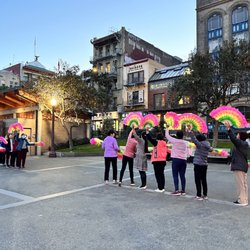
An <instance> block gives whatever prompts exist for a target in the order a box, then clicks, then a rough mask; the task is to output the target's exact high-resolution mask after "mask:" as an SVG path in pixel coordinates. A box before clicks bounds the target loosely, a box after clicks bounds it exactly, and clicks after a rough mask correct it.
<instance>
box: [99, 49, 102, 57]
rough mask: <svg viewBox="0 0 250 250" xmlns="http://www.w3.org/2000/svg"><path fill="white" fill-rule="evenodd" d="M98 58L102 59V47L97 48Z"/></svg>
mask: <svg viewBox="0 0 250 250" xmlns="http://www.w3.org/2000/svg"><path fill="white" fill-rule="evenodd" d="M98 56H99V57H102V47H101V48H99V50H98Z"/></svg>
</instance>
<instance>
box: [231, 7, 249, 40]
mask: <svg viewBox="0 0 250 250" xmlns="http://www.w3.org/2000/svg"><path fill="white" fill-rule="evenodd" d="M248 26H249V25H248V9H247V7H246V6H238V7H236V8H235V9H234V10H233V12H232V33H233V39H235V40H236V41H239V40H247V41H248V40H249V35H248Z"/></svg>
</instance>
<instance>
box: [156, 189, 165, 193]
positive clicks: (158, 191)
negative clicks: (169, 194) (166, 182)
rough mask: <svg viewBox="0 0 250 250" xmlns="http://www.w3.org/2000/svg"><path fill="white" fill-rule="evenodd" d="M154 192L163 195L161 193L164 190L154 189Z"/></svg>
mask: <svg viewBox="0 0 250 250" xmlns="http://www.w3.org/2000/svg"><path fill="white" fill-rule="evenodd" d="M155 192H157V193H163V192H165V189H161V190H160V189H159V188H157V189H155Z"/></svg>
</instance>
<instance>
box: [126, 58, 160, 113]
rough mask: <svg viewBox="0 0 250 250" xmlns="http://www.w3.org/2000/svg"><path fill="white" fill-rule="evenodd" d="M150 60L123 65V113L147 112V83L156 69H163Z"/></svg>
mask: <svg viewBox="0 0 250 250" xmlns="http://www.w3.org/2000/svg"><path fill="white" fill-rule="evenodd" d="M164 67H165V66H164V65H163V64H160V63H158V62H156V61H154V60H152V59H148V58H146V59H142V60H138V61H135V62H132V63H127V64H124V68H123V74H124V75H123V79H124V84H123V86H124V89H123V101H124V108H125V112H135V111H141V112H144V113H147V112H148V100H149V98H148V81H149V78H150V77H151V76H152V75H153V74H154V73H155V71H156V70H157V69H161V68H164Z"/></svg>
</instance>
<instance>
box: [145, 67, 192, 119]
mask: <svg viewBox="0 0 250 250" xmlns="http://www.w3.org/2000/svg"><path fill="white" fill-rule="evenodd" d="M188 69H189V67H188V63H187V62H184V63H181V64H177V65H174V66H170V67H165V68H163V69H159V70H156V71H155V73H154V74H153V75H152V76H151V77H150V79H149V81H148V93H149V94H148V111H149V112H150V113H154V114H156V115H157V116H158V117H162V116H163V115H164V114H165V113H166V112H167V111H174V112H176V113H184V112H191V111H192V104H191V100H190V98H189V97H183V98H182V99H181V100H179V101H178V102H177V103H175V102H173V98H174V96H173V95H169V93H168V89H169V87H170V86H171V85H172V84H173V83H174V81H176V79H178V77H180V76H183V75H184V74H185V72H186V71H187V70H188Z"/></svg>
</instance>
